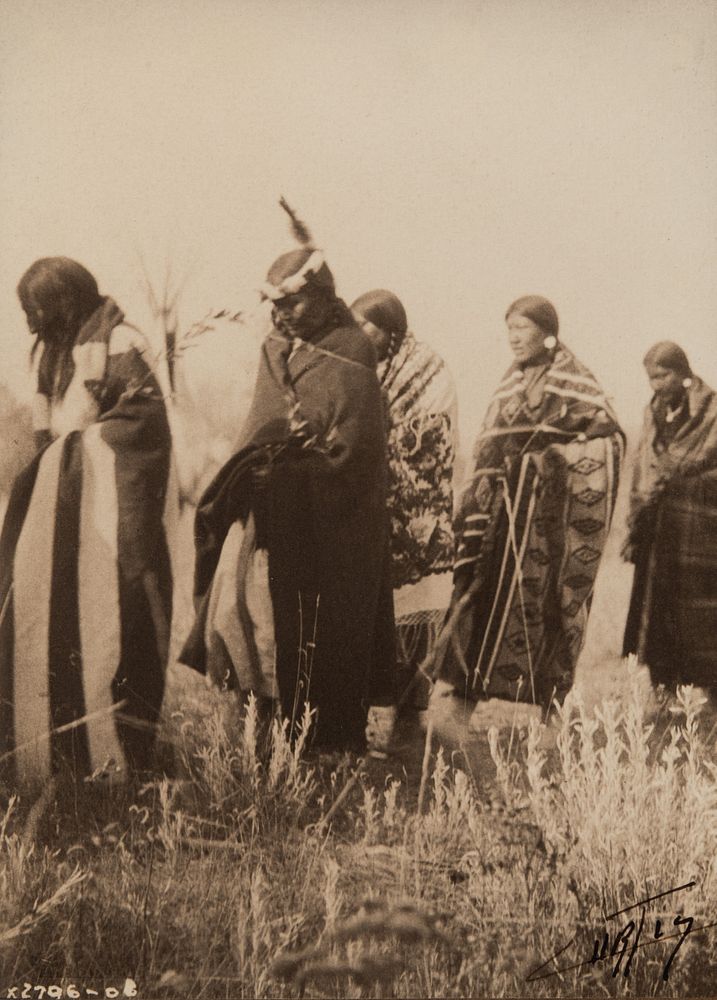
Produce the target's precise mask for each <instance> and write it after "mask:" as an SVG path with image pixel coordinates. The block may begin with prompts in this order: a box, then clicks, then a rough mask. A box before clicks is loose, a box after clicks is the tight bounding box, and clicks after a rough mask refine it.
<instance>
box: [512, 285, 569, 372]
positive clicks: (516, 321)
mask: <svg viewBox="0 0 717 1000" xmlns="http://www.w3.org/2000/svg"><path fill="white" fill-rule="evenodd" d="M505 322H506V325H507V327H508V343H509V344H510V348H511V350H512V351H513V354H514V355H515V360H516V361H517V362H518V363H519V364H538V363H540V362H541V361H545V362H548V361H550V360H551V359H552V358H553V356H554V354H555V349H556V347H557V346H558V330H559V323H558V314H557V312H556V311H555V306H554V305H553V304H552V302H549V301H548V299H545V298H543V296H542V295H523V296H522V297H521V298H519V299H516V300H515V302H513V303H512V304H511V305H510V306H508V309H507V311H506V314H505Z"/></svg>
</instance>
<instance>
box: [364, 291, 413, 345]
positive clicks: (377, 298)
mask: <svg viewBox="0 0 717 1000" xmlns="http://www.w3.org/2000/svg"><path fill="white" fill-rule="evenodd" d="M351 312H352V313H353V314H354V317H355V318H356V321H357V322H358V324H359V326H360V327H361V329H362V330H363V331H364V333H365V334H366V335H367V336H368V337H369V339H370V340H371V341H372V342H373V346H374V347H375V348H376V354H377V356H378V360H379V361H384V360H385V359H386V358H387V357H392V356H393V355H394V354H395V353H396V351H397V350H398V348H399V347H400V346H401V343H402V342H403V339H404V337H405V336H406V331H407V330H408V319H407V317H406V310H405V309H404V307H403V303H402V302H401V300H400V299H399V298H398V296H397V295H394V294H393V292H388V291H386V290H385V289H383V288H377V289H375V290H374V291H372V292H365V293H364V294H363V295H359V297H358V298H357V299H356V301H355V302H354V303H353V305H352V306H351Z"/></svg>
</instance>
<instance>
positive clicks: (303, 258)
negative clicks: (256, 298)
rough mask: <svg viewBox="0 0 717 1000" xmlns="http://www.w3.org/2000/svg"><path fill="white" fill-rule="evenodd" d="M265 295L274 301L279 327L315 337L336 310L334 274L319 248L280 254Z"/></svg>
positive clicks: (305, 337)
mask: <svg viewBox="0 0 717 1000" xmlns="http://www.w3.org/2000/svg"><path fill="white" fill-rule="evenodd" d="M262 295H263V297H264V298H265V299H269V300H270V301H271V303H272V314H271V315H272V321H273V323H274V326H275V327H276V329H277V330H278V331H279V332H280V333H283V334H285V335H286V336H290V337H301V339H302V340H312V339H313V338H314V337H315V336H316V335H317V334H319V333H320V332H321V331H322V330H324V329H325V328H326V326H327V324H328V322H329V320H330V318H331V316H332V314H333V313H334V312H335V311H336V307H337V298H336V286H335V284H334V277H333V275H332V273H331V271H330V270H329V267H328V265H327V264H326V261H325V260H324V256H323V254H322V252H321V251H320V250H314V249H312V248H311V247H301V248H299V249H297V250H290V251H289V252H288V253H284V254H282V255H281V256H280V257H278V258H277V259H276V260H275V261H274V263H273V264H272V265H271V267H270V268H269V273H268V274H267V277H266V282H265V283H264V285H263V286H262Z"/></svg>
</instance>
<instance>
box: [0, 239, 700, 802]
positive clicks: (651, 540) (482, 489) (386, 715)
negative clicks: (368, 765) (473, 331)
mask: <svg viewBox="0 0 717 1000" xmlns="http://www.w3.org/2000/svg"><path fill="white" fill-rule="evenodd" d="M18 292H19V297H20V301H21V305H22V307H23V309H24V311H25V313H26V316H27V320H28V325H29V328H30V331H31V333H32V334H34V336H35V341H34V348H33V353H34V361H35V370H36V372H37V396H36V400H35V407H34V421H35V432H36V441H37V446H38V448H37V454H36V456H35V458H34V459H33V461H32V462H31V463H30V464H29V466H28V467H27V468H26V469H25V470H24V471H23V472H22V473H21V474H20V475H19V476H18V478H17V479H16V481H15V484H14V487H13V490H12V493H11V496H10V499H9V503H8V508H7V513H6V516H5V520H4V525H3V530H2V538H1V540H0V548H1V554H0V572H1V578H0V600H1V602H2V603H1V614H2V617H1V619H0V740H1V743H0V762H1V763H2V768H3V772H4V773H3V778H4V780H6V781H8V782H10V783H23V782H37V781H44V780H46V779H47V778H48V776H50V775H52V774H56V773H57V772H61V771H64V770H65V769H67V768H68V767H69V769H70V770H71V771H72V772H74V774H75V775H79V776H90V775H94V776H95V777H97V776H106V777H108V778H110V779H112V778H115V779H117V778H119V779H122V778H123V777H125V776H126V775H127V774H131V773H134V772H137V771H139V772H142V771H144V770H146V769H147V768H149V767H151V764H152V752H153V745H154V742H155V736H156V729H157V724H158V721H159V715H160V710H161V705H162V699H163V693H164V678H165V668H166V665H167V659H168V651H169V644H170V631H171V622H172V572H171V559H170V546H169V544H168V538H169V537H170V532H171V529H170V527H169V525H170V523H171V521H172V519H173V518H175V517H176V512H177V496H176V490H175V489H174V487H173V486H172V435H171V433H170V421H169V419H168V412H167V403H166V401H165V399H164V397H163V394H162V392H161V390H160V385H159V382H158V380H157V378H156V377H155V373H154V372H153V370H152V365H151V364H150V363H149V362H148V358H149V357H150V355H149V353H148V351H147V344H146V342H145V341H144V339H143V337H142V335H141V334H140V332H139V331H138V330H137V329H135V328H134V327H132V326H131V325H129V324H128V323H126V322H125V319H124V316H123V314H122V312H121V310H120V309H119V308H118V306H117V305H116V304H115V302H114V301H113V300H112V299H111V298H108V297H105V296H102V295H100V293H99V291H98V287H97V283H96V281H95V279H94V278H93V276H92V275H91V274H90V273H89V272H88V271H86V269H85V268H83V267H82V266H81V265H79V264H77V263H76V262H74V261H71V260H68V259H66V258H44V259H42V260H39V261H37V262H36V263H35V264H33V266H32V267H31V268H30V269H29V270H28V271H27V272H26V273H25V275H24V276H23V278H22V279H21V281H20V284H19V287H18ZM263 294H264V296H265V297H266V298H267V299H268V300H270V302H271V307H272V324H273V327H272V330H271V332H270V333H269V334H268V336H267V337H266V339H265V340H264V343H263V346H262V348H261V359H260V363H259V370H258V377H257V381H256V388H255V393H254V398H253V402H252V404H251V407H250V409H249V412H248V415H247V416H246V420H245V422H244V426H243V427H242V428H241V429H240V430H239V433H238V437H237V440H236V445H235V448H234V453H233V457H231V459H230V460H229V461H228V462H227V463H226V464H225V465H224V467H223V468H222V469H221V470H220V471H219V473H218V474H217V475H216V477H215V478H214V480H213V482H212V483H211V485H209V487H208V488H207V489H206V491H205V492H204V494H203V496H202V498H201V501H200V502H199V504H198V507H197V512H196V523H195V543H196V562H195V580H194V599H195V612H196V615H195V621H194V625H193V627H192V629H191V632H190V634H189V635H188V636H184V637H183V640H184V643H183V648H182V650H181V654H180V656H179V659H180V661H181V662H183V663H185V664H187V665H189V666H191V667H193V668H195V669H197V670H199V671H201V672H203V673H205V674H206V675H208V676H209V677H211V678H212V679H213V680H214V681H215V682H216V684H217V685H219V686H221V687H222V688H224V689H225V690H228V691H230V692H235V694H234V695H233V697H239V698H246V696H247V695H248V694H249V693H250V692H251V693H253V694H254V695H255V697H256V698H257V700H258V704H259V705H260V707H262V709H263V710H265V711H266V712H268V713H271V712H274V711H279V712H280V713H281V715H282V716H283V717H284V718H285V719H286V720H288V722H289V725H290V727H291V729H292V731H294V727H295V725H296V723H297V720H298V719H300V718H301V717H302V714H303V710H304V706H305V705H306V703H308V704H310V706H311V707H312V708H313V709H314V710H315V719H314V724H313V730H312V733H313V735H312V739H313V742H314V744H315V745H316V746H318V747H323V748H329V749H354V750H357V751H361V750H362V749H363V748H365V747H366V743H367V741H368V745H369V746H370V747H373V748H378V749H387V747H388V746H389V744H390V737H391V726H392V724H393V720H394V718H395V714H396V706H397V705H398V706H399V707H400V706H405V707H408V708H413V709H415V708H417V707H425V704H426V698H427V696H428V690H429V686H430V681H431V680H433V681H440V682H441V687H442V690H443V691H444V692H445V691H448V692H449V693H450V694H451V695H453V696H454V697H456V698H460V699H462V700H468V701H472V702H478V701H480V700H483V699H487V698H500V699H508V700H510V701H513V702H516V701H517V702H527V703H530V704H535V705H538V706H541V708H542V709H544V710H545V711H546V712H547V711H548V710H549V708H550V706H551V705H552V704H553V703H554V701H555V700H558V701H560V700H561V699H563V698H564V696H565V695H566V693H567V692H568V690H569V689H570V687H571V684H572V682H573V676H574V669H575V664H576V661H577V658H578V655H579V652H580V649H581V646H582V643H583V639H584V635H585V628H586V623H587V618H588V613H589V610H590V602H591V596H592V593H593V588H594V582H595V577H596V573H597V569H598V566H599V564H600V559H601V555H602V553H603V549H604V547H605V542H606V537H607V534H608V531H609V528H610V523H611V519H612V514H613V510H614V506H615V498H616V493H617V488H618V481H619V475H620V467H621V462H622V459H623V453H624V436H623V433H622V431H621V429H620V427H619V425H618V422H617V419H616V417H615V414H614V412H613V409H612V407H611V405H610V402H609V401H608V399H607V397H606V396H605V394H604V392H603V390H602V388H601V387H600V385H599V384H598V382H597V381H596V379H595V378H594V377H593V375H592V374H591V373H590V371H589V370H588V369H587V368H586V367H585V366H584V365H583V364H582V363H581V362H580V361H579V360H578V359H577V358H576V357H575V356H574V355H573V354H572V353H571V351H570V350H569V349H568V347H567V346H565V345H564V344H563V343H562V341H561V340H560V339H559V334H558V317H557V314H556V312H555V309H554V308H553V306H552V305H551V304H550V303H549V302H548V301H547V300H546V299H543V298H541V297H539V296H527V297H524V298H521V299H518V300H517V301H516V302H514V303H513V304H512V305H511V306H510V307H509V308H508V310H507V313H506V323H507V327H508V339H509V344H510V347H511V349H512V351H513V354H514V361H513V363H512V364H511V366H510V368H509V369H508V371H507V372H506V373H505V375H504V376H503V377H502V379H501V380H500V382H499V383H498V386H497V389H496V390H495V392H494V394H493V396H492V399H491V401H490V404H489V407H488V411H487V414H486V416H485V419H484V422H483V425H482V427H481V429H480V432H479V434H478V437H477V440H476V442H475V446H474V450H473V461H472V467H471V468H470V470H469V475H468V478H467V481H466V483H465V485H464V487H463V490H462V492H461V494H460V496H459V497H458V498H457V501H456V503H455V504H454V497H453V485H452V484H453V471H454V469H453V467H454V459H455V455H456V448H457V442H456V424H457V412H456V411H457V406H456V393H455V389H454V385H453V381H452V379H451V376H450V374H449V372H448V370H447V368H446V366H445V364H444V362H443V361H442V359H441V358H440V357H438V355H437V354H436V353H435V352H434V351H433V350H431V349H429V348H428V347H427V346H426V345H425V344H422V343H420V342H419V341H417V340H416V339H415V338H414V336H413V334H412V333H411V332H410V331H409V329H408V323H407V318H406V313H405V310H404V308H403V306H402V304H401V302H400V301H399V300H398V298H397V297H396V296H395V295H393V294H391V293H390V292H387V291H383V290H379V291H374V292H369V293H367V294H366V295H362V296H361V297H360V298H359V299H357V300H356V302H355V303H354V304H353V306H352V307H351V309H349V308H348V307H347V306H346V305H345V304H344V302H343V301H341V299H339V298H338V297H337V295H336V291H335V285H334V280H333V276H332V274H331V271H330V270H329V268H328V266H327V264H326V262H325V260H324V258H323V255H322V253H321V252H320V251H318V250H315V249H314V248H313V247H312V246H310V245H308V246H301V247H299V248H297V249H295V250H292V251H290V252H289V253H286V254H283V255H282V256H281V257H280V258H278V260H277V261H276V262H275V263H274V265H273V266H272V268H271V269H270V271H269V274H268V276H267V281H266V284H265V285H264V288H263ZM645 367H646V370H647V375H648V378H649V381H650V384H651V387H652V390H653V396H652V399H651V401H650V403H649V405H648V406H647V409H646V413H645V422H644V427H643V430H642V435H641V439H640V443H639V448H638V453H637V457H636V459H635V464H634V473H633V480H632V491H631V504H630V514H629V530H628V537H627V542H626V544H625V548H624V556H625V557H626V558H628V559H630V560H631V561H633V562H634V564H635V575H634V584H633V592H632V598H631V602H630V608H629V613H628V618H627V627H626V632H625V639H624V652H625V653H629V652H635V653H637V655H638V657H639V658H640V660H641V661H642V662H644V663H646V664H647V665H648V666H649V668H650V671H651V673H652V677H653V681H654V682H655V683H656V684H664V685H666V686H667V687H668V688H670V687H671V688H674V687H675V686H676V685H677V684H679V683H694V684H697V685H700V686H704V687H707V688H709V689H711V688H712V687H713V685H714V677H715V668H716V667H717V648H716V646H715V644H716V643H717V627H716V626H717V530H715V529H716V528H717V397H716V396H715V393H714V392H713V391H712V390H711V389H710V388H709V387H708V386H707V385H705V384H704V383H703V382H702V381H701V380H700V379H699V378H698V377H697V376H696V375H694V374H693V373H692V372H691V370H690V365H689V362H688V359H687V357H686V356H685V354H684V352H683V351H682V350H681V348H679V347H678V346H677V345H676V344H673V343H670V342H661V343H659V344H656V345H655V346H654V347H653V348H652V349H651V350H650V351H649V352H648V354H647V356H646V358H645ZM421 667H422V669H419V668H421Z"/></svg>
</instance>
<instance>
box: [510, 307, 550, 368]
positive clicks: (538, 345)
mask: <svg viewBox="0 0 717 1000" xmlns="http://www.w3.org/2000/svg"><path fill="white" fill-rule="evenodd" d="M506 323H507V325H508V343H509V344H510V349H511V350H512V352H513V354H514V355H515V360H516V361H518V362H520V363H521V364H524V363H525V362H529V361H533V360H535V359H536V358H538V357H540V355H541V354H544V353H545V343H544V341H545V334H544V333H543V331H542V330H541V329H540V327H539V326H537V325H536V324H535V323H534V322H533V321H532V319H528V317H527V316H521V315H520V314H519V313H511V315H510V316H509V317H508V319H507V320H506Z"/></svg>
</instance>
